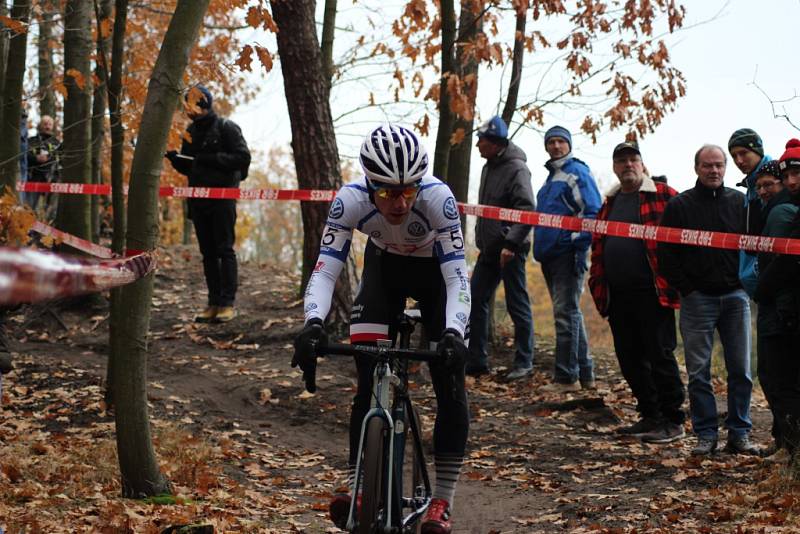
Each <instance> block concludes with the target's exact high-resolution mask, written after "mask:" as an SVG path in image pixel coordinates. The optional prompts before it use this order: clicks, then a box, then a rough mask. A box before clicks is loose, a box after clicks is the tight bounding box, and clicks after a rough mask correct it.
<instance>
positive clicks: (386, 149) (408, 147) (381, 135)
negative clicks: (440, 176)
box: [358, 123, 428, 186]
mask: <svg viewBox="0 0 800 534" xmlns="http://www.w3.org/2000/svg"><path fill="white" fill-rule="evenodd" d="M358 159H359V161H360V162H361V168H362V169H364V173H365V174H366V175H367V179H368V180H369V181H370V182H378V183H379V184H381V185H384V184H385V185H388V186H405V185H413V184H414V183H415V182H418V181H419V180H422V177H423V176H425V174H426V173H427V172H428V152H427V151H426V150H425V146H424V145H423V144H422V143H421V142H420V140H419V138H418V137H417V134H415V133H414V132H412V131H411V130H409V129H407V128H404V127H402V126H397V125H395V124H388V123H387V124H383V125H381V126H378V127H377V128H375V129H374V130H372V131H371V132H370V133H369V134H367V136H366V137H365V138H364V143H362V145H361V155H360V156H359V158H358Z"/></svg>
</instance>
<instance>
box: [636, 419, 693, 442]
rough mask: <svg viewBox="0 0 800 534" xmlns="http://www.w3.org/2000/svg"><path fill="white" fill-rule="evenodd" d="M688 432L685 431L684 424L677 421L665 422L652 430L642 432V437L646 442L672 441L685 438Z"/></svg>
mask: <svg viewBox="0 0 800 534" xmlns="http://www.w3.org/2000/svg"><path fill="white" fill-rule="evenodd" d="M685 435H686V432H684V431H683V425H678V424H675V423H664V424H663V425H661V426H660V427H658V428H656V429H655V430H653V431H652V432H647V433H646V434H642V435H641V436H640V437H641V439H642V441H644V442H645V443H672V442H673V441H678V440H679V439H683V437H684V436H685Z"/></svg>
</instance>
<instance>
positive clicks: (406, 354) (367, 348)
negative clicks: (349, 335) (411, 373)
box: [317, 343, 439, 362]
mask: <svg viewBox="0 0 800 534" xmlns="http://www.w3.org/2000/svg"><path fill="white" fill-rule="evenodd" d="M384 350H385V351H386V353H387V354H388V355H389V356H390V357H394V358H401V359H405V360H415V361H419V362H430V361H432V360H434V359H436V358H439V354H438V353H437V352H435V351H432V350H417V349H391V348H390V349H383V348H380V347H377V346H375V345H350V344H346V343H328V344H327V345H325V346H324V347H322V346H321V347H317V355H318V356H325V355H327V354H331V355H337V356H373V357H374V356H376V355H377V354H378V353H379V352H381V351H384Z"/></svg>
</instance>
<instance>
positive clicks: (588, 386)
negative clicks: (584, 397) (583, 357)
mask: <svg viewBox="0 0 800 534" xmlns="http://www.w3.org/2000/svg"><path fill="white" fill-rule="evenodd" d="M581 389H585V390H587V391H594V390H596V389H597V382H595V380H594V378H590V379H589V380H581Z"/></svg>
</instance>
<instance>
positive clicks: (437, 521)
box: [420, 499, 453, 534]
mask: <svg viewBox="0 0 800 534" xmlns="http://www.w3.org/2000/svg"><path fill="white" fill-rule="evenodd" d="M452 529H453V527H452V525H451V524H450V504H449V503H448V502H447V501H446V500H444V499H433V500H432V501H431V505H430V506H428V510H427V511H426V512H425V518H424V519H423V520H422V529H421V530H420V534H450V531H451V530H452Z"/></svg>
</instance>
